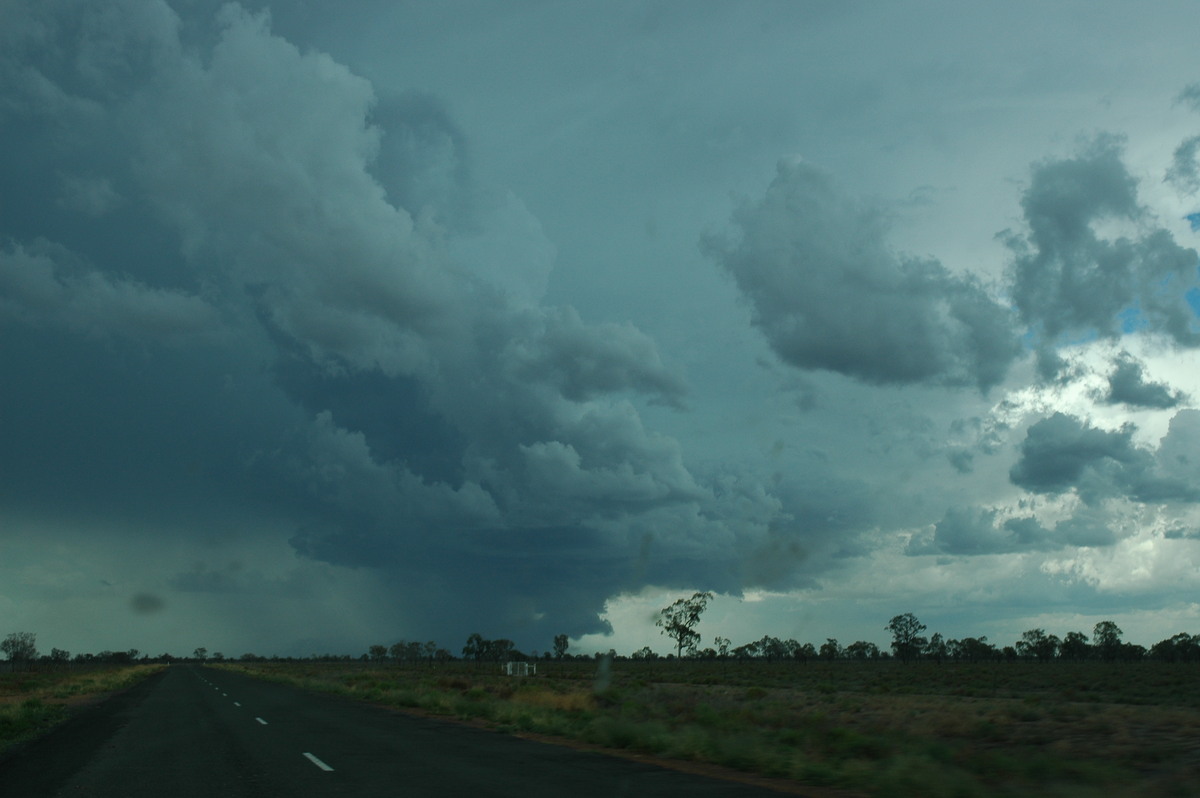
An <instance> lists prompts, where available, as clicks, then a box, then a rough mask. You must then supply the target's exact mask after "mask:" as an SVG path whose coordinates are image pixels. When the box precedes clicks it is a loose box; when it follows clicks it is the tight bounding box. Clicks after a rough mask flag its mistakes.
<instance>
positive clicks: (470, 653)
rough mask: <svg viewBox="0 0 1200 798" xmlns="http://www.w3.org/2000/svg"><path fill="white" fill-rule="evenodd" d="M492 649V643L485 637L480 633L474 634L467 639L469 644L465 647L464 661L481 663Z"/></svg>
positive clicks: (463, 651)
mask: <svg viewBox="0 0 1200 798" xmlns="http://www.w3.org/2000/svg"><path fill="white" fill-rule="evenodd" d="M490 647H491V646H490V641H488V640H484V639H483V635H481V634H479V632H472V633H471V634H470V636H469V637H467V644H466V645H465V646H463V650H462V654H463V659H473V660H475V661H476V662H479V661H480V660H482V659H483V658H484V656H486V654H487V653H488V649H489V648H490Z"/></svg>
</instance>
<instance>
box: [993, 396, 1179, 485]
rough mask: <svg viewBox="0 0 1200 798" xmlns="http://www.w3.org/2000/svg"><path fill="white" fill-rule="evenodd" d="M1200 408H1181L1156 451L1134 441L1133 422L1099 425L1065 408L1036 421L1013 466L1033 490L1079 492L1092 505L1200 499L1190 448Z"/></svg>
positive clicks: (1017, 480)
mask: <svg viewBox="0 0 1200 798" xmlns="http://www.w3.org/2000/svg"><path fill="white" fill-rule="evenodd" d="M1198 415H1200V413H1198V411H1195V410H1183V411H1180V412H1179V413H1178V414H1176V416H1175V417H1174V418H1173V419H1172V421H1171V425H1170V428H1169V430H1168V433H1167V435H1166V436H1165V437H1164V438H1163V440H1162V441H1161V443H1160V446H1159V448H1158V449H1157V450H1156V451H1149V450H1146V449H1142V448H1140V447H1138V446H1135V445H1134V444H1133V434H1134V432H1135V431H1136V430H1135V428H1134V427H1133V425H1131V424H1127V425H1125V426H1124V427H1122V428H1121V429H1119V430H1115V431H1108V430H1103V429H1098V428H1096V427H1093V426H1091V425H1089V424H1087V423H1086V422H1084V421H1081V420H1080V419H1078V418H1075V417H1074V416H1069V415H1066V414H1065V413H1055V414H1054V415H1053V416H1051V417H1049V418H1045V419H1042V420H1041V421H1038V422H1037V423H1036V424H1034V425H1033V426H1031V427H1030V428H1029V430H1028V431H1027V432H1026V436H1025V440H1024V441H1022V443H1021V449H1020V458H1019V459H1018V461H1017V463H1016V464H1015V465H1014V466H1013V467H1012V469H1011V470H1010V472H1009V478H1010V479H1011V480H1012V482H1013V484H1015V485H1017V486H1018V487H1021V488H1024V489H1026V490H1029V491H1031V492H1033V493H1046V494H1060V493H1065V492H1068V491H1074V492H1076V493H1078V495H1079V496H1080V498H1082V499H1083V500H1084V501H1085V502H1086V503H1087V504H1089V505H1096V504H1098V503H1099V502H1100V501H1102V500H1104V499H1107V498H1113V497H1125V498H1129V499H1132V500H1134V501H1139V502H1148V503H1160V502H1195V501H1198V500H1200V469H1198V468H1197V465H1196V463H1195V462H1194V458H1193V457H1192V456H1190V455H1189V454H1188V453H1187V451H1188V447H1189V446H1190V445H1193V444H1194V443H1195V442H1197V440H1198V439H1200V424H1198V423H1197V422H1198V419H1197V416H1198Z"/></svg>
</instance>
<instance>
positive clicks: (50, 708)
mask: <svg viewBox="0 0 1200 798" xmlns="http://www.w3.org/2000/svg"><path fill="white" fill-rule="evenodd" d="M163 667H164V666H163V665H114V664H98V665H91V666H86V667H82V666H79V667H75V668H72V669H62V670H48V669H39V670H21V671H11V672H9V673H0V753H3V752H4V751H5V750H6V749H8V748H9V747H10V746H12V745H13V744H15V743H19V742H24V741H26V740H29V739H32V738H33V737H36V736H38V735H40V734H43V733H45V732H46V731H48V730H49V729H50V728H52V727H53V726H55V725H56V724H58V723H60V722H62V721H63V720H66V718H67V717H68V714H69V712H70V710H71V708H72V707H75V706H78V705H80V704H84V703H87V702H89V701H91V700H96V699H99V698H102V697H104V696H106V695H108V694H110V693H113V692H115V691H117V690H123V689H125V688H127V687H131V686H132V685H134V684H136V683H137V682H139V681H141V680H142V679H144V678H146V677H147V676H149V675H150V674H152V673H154V672H156V671H158V670H161V669H162V668H163Z"/></svg>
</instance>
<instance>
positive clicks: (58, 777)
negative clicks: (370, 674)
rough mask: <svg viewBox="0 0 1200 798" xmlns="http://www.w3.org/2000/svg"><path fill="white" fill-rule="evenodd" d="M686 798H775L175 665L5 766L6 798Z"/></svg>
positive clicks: (0, 772)
mask: <svg viewBox="0 0 1200 798" xmlns="http://www.w3.org/2000/svg"><path fill="white" fill-rule="evenodd" d="M435 795H436V796H478V797H479V798H484V797H485V796H488V797H490V796H513V797H514V798H517V797H518V796H519V798H540V797H541V796H546V798H549V797H550V796H553V797H554V798H561V797H562V796H578V797H579V798H588V796H597V798H599V796H604V798H613V797H614V796H626V795H627V796H639V798H647V797H648V796H679V797H680V798H684V797H685V796H686V798H704V797H705V796H711V797H712V798H715V797H716V796H728V797H729V798H752V797H755V796H757V797H759V798H765V797H766V796H775V798H778V796H779V793H777V792H773V791H770V790H766V789H762V788H758V787H753V786H748V785H743V784H737V783H732V782H726V781H718V780H714V779H707V778H704V777H701V776H696V775H691V774H687V773H681V772H678V771H674V770H667V769H663V768H659V767H655V766H653V765H649V764H646V763H641V762H635V761H631V760H627V759H621V758H614V757H606V756H603V755H601V754H596V753H589V752H583V751H576V750H573V749H570V748H566V747H562V746H556V745H550V744H546V743H539V742H534V741H530V740H523V739H520V738H516V737H511V736H508V735H504V734H498V733H495V732H489V731H486V730H481V729H476V728H472V727H469V726H463V725H460V724H453V723H445V722H438V721H436V720H428V719H424V718H417V717H412V716H408V715H403V714H400V713H395V712H390V711H388V710H386V709H382V708H379V707H372V706H368V705H365V704H359V703H355V702H352V701H349V700H346V699H341V698H337V697H334V696H327V695H321V694H317V693H309V692H305V691H302V690H298V689H296V688H292V687H287V686H284V685H279V684H273V683H271V682H264V681H260V680H257V679H252V678H250V677H247V676H243V675H241V674H237V673H230V672H228V671H223V670H218V669H213V668H200V667H190V666H175V667H171V668H167V669H165V670H164V671H163V672H161V673H158V674H155V675H153V676H151V677H150V678H149V679H147V680H146V681H144V682H142V683H141V684H139V685H137V686H136V687H134V688H132V689H131V690H129V691H127V692H125V693H122V694H120V695H118V696H116V697H114V698H112V699H109V700H108V701H106V702H104V703H103V704H100V705H98V706H96V707H93V708H91V709H89V710H86V711H84V712H83V713H81V714H80V715H79V716H77V717H75V718H73V719H72V720H71V721H68V722H67V723H66V724H65V725H64V726H62V727H60V728H59V729H57V730H56V731H54V732H53V733H51V734H50V735H48V736H46V737H45V738H43V739H41V740H39V741H37V742H35V743H32V744H30V745H28V746H25V747H24V748H22V749H20V750H19V751H18V752H16V754H14V755H10V756H8V757H7V758H5V759H0V796H6V797H7V796H14V798H16V797H17V796H21V798H26V797H28V798H59V797H65V796H74V797H82V798H118V797H119V798H142V796H146V797H147V798H149V797H150V796H153V798H164V796H170V797H171V798H190V797H191V796H205V798H208V797H210V796H221V798H234V797H236V796H247V798H249V797H250V796H253V797H254V798H263V797H264V796H281V797H286V798H306V797H307V796H372V797H374V796H406V797H407V796H435Z"/></svg>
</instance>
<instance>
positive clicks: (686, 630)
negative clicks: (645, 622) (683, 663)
mask: <svg viewBox="0 0 1200 798" xmlns="http://www.w3.org/2000/svg"><path fill="white" fill-rule="evenodd" d="M712 597H713V594H712V593H709V592H707V591H705V592H703V593H700V592H697V593H693V594H692V597H691V598H681V599H679V600H677V601H676V602H675V603H674V604H672V605H670V606H669V607H663V608H662V609H661V610H659V611H658V620H657V621H655V622H654V625H655V626H659V627H661V628H662V634H665V635H666V636H667V637H669V638H671V639H672V640H674V641H675V654H676V656H678V657H682V656H683V650H684V649H685V648H686V649H688V650H689V651H691V650H692V649H694V648H695V647H696V643H698V642H700V633H699V632H697V631H696V625H697V624H699V623H700V616H701V615H703V614H704V610H705V609H707V608H708V602H710V601H712Z"/></svg>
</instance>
